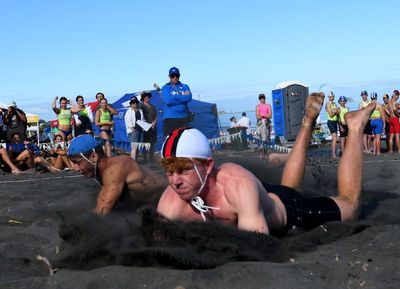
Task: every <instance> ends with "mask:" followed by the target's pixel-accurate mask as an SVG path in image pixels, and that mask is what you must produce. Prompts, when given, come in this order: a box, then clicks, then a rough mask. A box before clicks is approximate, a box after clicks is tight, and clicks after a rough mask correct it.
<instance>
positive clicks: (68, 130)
mask: <svg viewBox="0 0 400 289" xmlns="http://www.w3.org/2000/svg"><path fill="white" fill-rule="evenodd" d="M57 99H58V96H56V97H55V98H54V99H53V105H52V106H53V111H54V112H55V113H56V115H57V118H58V130H59V131H58V133H59V134H60V135H61V136H62V137H63V139H65V140H71V139H72V126H71V118H72V114H73V113H77V112H79V111H81V108H79V107H72V108H67V104H69V100H68V99H67V98H66V97H64V96H63V97H61V98H60V108H58V107H57V104H56V103H57Z"/></svg>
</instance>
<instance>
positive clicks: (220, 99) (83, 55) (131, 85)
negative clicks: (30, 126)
mask: <svg viewBox="0 0 400 289" xmlns="http://www.w3.org/2000/svg"><path fill="white" fill-rule="evenodd" d="M399 3H400V2H399V1H368V0H367V1H365V0H364V1H341V0H338V1H329V2H328V1H322V0H319V1H317V0H309V1H307V0H304V1H295V0H288V1H267V0H265V1H261V0H260V1H252V0H248V1H235V0H230V1H226V0H202V1H162V0H158V1H152V0H148V1H134V0H132V1H119V0H115V1H102V0H96V1H92V0H79V1H78V0H34V1H32V0H18V1H15V0H0V27H2V28H1V30H0V31H1V39H2V41H1V45H0V59H1V62H0V63H1V65H0V101H2V102H4V103H6V104H7V103H9V102H10V101H16V102H17V104H18V106H19V107H21V108H22V109H24V110H25V111H27V112H31V113H37V114H40V115H41V117H42V118H44V119H46V120H49V119H54V118H55V114H54V113H53V112H52V110H51V101H52V99H53V97H54V96H56V95H58V96H67V97H68V98H73V99H74V98H75V97H76V96H77V95H79V94H81V95H83V96H84V97H85V99H86V101H92V100H94V96H95V94H96V92H98V91H102V92H104V93H105V95H106V97H107V98H108V99H109V101H110V102H113V101H115V100H117V99H118V98H119V97H120V96H122V95H123V94H125V93H128V92H136V91H141V90H146V89H151V88H152V85H153V83H155V82H156V83H158V84H159V85H160V86H161V85H162V84H164V83H165V82H167V80H168V77H167V75H168V69H169V68H170V67H171V66H176V67H178V68H179V69H180V70H181V81H182V82H184V83H187V84H188V85H189V86H190V88H191V90H192V93H193V96H194V98H196V99H199V98H200V99H201V100H204V101H208V102H216V103H217V105H218V109H219V110H225V111H227V112H229V111H245V110H253V109H254V107H255V105H256V104H257V102H258V98H257V96H258V94H259V93H260V92H264V93H267V95H268V96H270V95H271V90H272V89H274V87H275V85H276V84H278V83H280V82H283V81H287V80H299V81H301V82H302V83H304V84H306V85H308V86H309V87H310V91H313V90H318V89H319V87H320V86H321V85H324V86H323V88H322V91H324V92H326V93H328V92H329V91H330V90H333V91H334V92H335V94H336V95H338V96H339V95H346V96H348V97H351V98H353V99H355V100H356V101H357V102H358V99H359V93H360V91H361V90H363V89H366V90H368V91H369V92H370V91H376V92H377V93H378V94H379V96H381V95H382V94H383V93H389V94H391V92H392V91H393V89H395V88H397V89H398V88H399V86H400V85H399V83H400V57H399V49H400V37H399V27H400V25H399V19H400V18H399V16H398V11H400V4H399Z"/></svg>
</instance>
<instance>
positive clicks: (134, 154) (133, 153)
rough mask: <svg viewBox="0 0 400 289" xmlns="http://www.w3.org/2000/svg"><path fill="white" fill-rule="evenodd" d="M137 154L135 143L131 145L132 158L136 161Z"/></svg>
mask: <svg viewBox="0 0 400 289" xmlns="http://www.w3.org/2000/svg"><path fill="white" fill-rule="evenodd" d="M136 152H137V146H136V145H135V144H134V143H131V158H133V159H134V160H136Z"/></svg>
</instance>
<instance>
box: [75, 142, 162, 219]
mask: <svg viewBox="0 0 400 289" xmlns="http://www.w3.org/2000/svg"><path fill="white" fill-rule="evenodd" d="M68 157H69V158H70V160H71V162H72V164H73V166H74V169H75V170H77V171H79V172H80V173H81V174H82V175H84V176H85V177H88V178H95V180H96V181H97V182H98V183H100V184H101V190H100V193H99V195H98V197H97V203H96V207H95V209H94V212H95V213H96V214H99V215H105V214H107V213H109V212H110V211H111V210H112V208H113V207H114V206H115V204H116V203H117V202H118V200H119V199H120V198H121V197H122V196H126V197H128V198H129V199H130V200H131V201H134V203H133V205H135V207H138V206H140V205H143V204H153V205H155V204H157V201H158V199H159V197H160V192H161V191H162V190H163V189H165V187H166V186H167V182H166V178H165V176H163V175H160V174H157V173H156V172H154V171H152V170H150V169H149V168H147V167H146V166H141V165H139V164H138V163H137V162H136V161H135V160H133V159H132V158H131V157H130V156H127V155H120V156H115V157H107V156H106V155H105V153H104V150H103V147H102V142H101V140H98V139H96V138H94V137H93V136H91V135H88V134H83V135H80V136H77V137H75V138H74V139H72V141H71V144H70V146H69V147H68Z"/></svg>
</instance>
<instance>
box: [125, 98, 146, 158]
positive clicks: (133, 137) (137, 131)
mask: <svg viewBox="0 0 400 289" xmlns="http://www.w3.org/2000/svg"><path fill="white" fill-rule="evenodd" d="M138 104H139V100H138V99H137V98H136V97H133V98H132V99H131V101H130V102H129V108H128V110H127V111H126V113H125V117H124V119H125V127H126V133H127V134H128V139H129V141H130V142H131V157H132V158H133V159H134V160H136V153H137V143H142V142H143V137H144V132H143V128H142V127H141V126H140V125H138V124H137V121H138V120H144V116H143V111H142V110H141V109H139V108H138Z"/></svg>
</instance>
